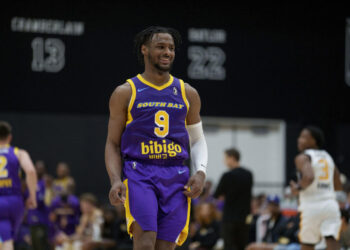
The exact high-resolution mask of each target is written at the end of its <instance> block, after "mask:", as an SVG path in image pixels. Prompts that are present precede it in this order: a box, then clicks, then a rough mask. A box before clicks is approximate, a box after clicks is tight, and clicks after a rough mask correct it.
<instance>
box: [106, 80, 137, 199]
mask: <svg viewBox="0 0 350 250" xmlns="http://www.w3.org/2000/svg"><path fill="white" fill-rule="evenodd" d="M130 97H131V87H130V85H129V83H124V84H122V85H120V86H118V87H117V88H116V89H115V91H114V92H113V94H112V96H111V98H110V100H109V111H110V115H109V122H108V135H107V141H106V148H105V163H106V168H107V172H108V175H109V179H110V183H111V190H110V192H109V200H110V202H111V204H112V205H118V204H120V203H124V202H125V192H126V188H125V186H124V184H123V182H122V180H121V170H122V159H121V151H120V143H121V135H122V133H123V131H124V128H125V123H126V119H127V109H128V104H129V101H130Z"/></svg>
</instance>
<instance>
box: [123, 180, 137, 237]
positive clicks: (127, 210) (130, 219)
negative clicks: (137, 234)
mask: <svg viewBox="0 0 350 250" xmlns="http://www.w3.org/2000/svg"><path fill="white" fill-rule="evenodd" d="M123 183H124V185H125V187H126V199H125V204H124V206H125V217H126V225H127V230H128V234H129V235H130V237H132V232H131V231H130V227H131V225H132V223H133V222H134V221H135V219H134V217H133V216H132V214H131V211H130V204H129V202H130V198H129V187H128V179H125V180H124V181H123Z"/></svg>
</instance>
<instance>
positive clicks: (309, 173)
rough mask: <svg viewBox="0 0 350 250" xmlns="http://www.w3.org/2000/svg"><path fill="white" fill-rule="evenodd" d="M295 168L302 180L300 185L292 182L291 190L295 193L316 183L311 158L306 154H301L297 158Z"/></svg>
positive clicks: (299, 182)
mask: <svg viewBox="0 0 350 250" xmlns="http://www.w3.org/2000/svg"><path fill="white" fill-rule="evenodd" d="M295 166H296V168H297V171H298V172H299V173H300V175H301V178H300V180H299V181H298V183H295V182H294V181H291V183H290V184H291V188H292V190H293V192H294V193H296V192H297V191H298V189H300V188H301V189H305V188H307V187H308V186H309V185H311V183H312V182H313V181H314V178H315V176H314V171H313V170H312V166H311V160H310V157H309V156H307V155H305V154H299V155H297V156H296V157H295Z"/></svg>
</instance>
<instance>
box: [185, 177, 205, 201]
mask: <svg viewBox="0 0 350 250" xmlns="http://www.w3.org/2000/svg"><path fill="white" fill-rule="evenodd" d="M204 182H205V174H204V173H203V172H202V171H198V172H197V173H196V174H194V175H193V176H191V178H190V179H189V180H188V182H187V184H186V185H185V186H184V188H185V190H186V191H184V194H185V195H186V196H188V197H190V198H197V197H198V196H199V195H200V194H201V193H202V191H203V188H204Z"/></svg>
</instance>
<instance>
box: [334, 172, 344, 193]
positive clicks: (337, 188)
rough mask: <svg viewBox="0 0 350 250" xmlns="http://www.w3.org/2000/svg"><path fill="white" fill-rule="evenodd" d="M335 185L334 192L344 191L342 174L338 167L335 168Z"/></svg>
mask: <svg viewBox="0 0 350 250" xmlns="http://www.w3.org/2000/svg"><path fill="white" fill-rule="evenodd" d="M333 183H334V190H335V191H342V190H343V185H342V184H341V180H340V172H339V169H338V168H337V166H334V175H333Z"/></svg>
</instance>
